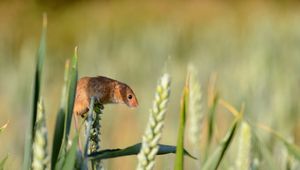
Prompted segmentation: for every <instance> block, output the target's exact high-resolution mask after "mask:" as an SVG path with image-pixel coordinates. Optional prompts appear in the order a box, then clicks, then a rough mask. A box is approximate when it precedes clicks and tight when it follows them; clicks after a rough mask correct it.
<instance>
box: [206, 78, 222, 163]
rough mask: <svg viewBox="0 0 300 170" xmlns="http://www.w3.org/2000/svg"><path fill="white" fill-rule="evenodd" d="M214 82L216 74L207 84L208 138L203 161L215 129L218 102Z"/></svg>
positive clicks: (208, 150) (207, 153)
mask: <svg viewBox="0 0 300 170" xmlns="http://www.w3.org/2000/svg"><path fill="white" fill-rule="evenodd" d="M216 80H217V74H216V73H214V74H212V75H211V77H210V79H209V84H208V108H209V109H208V132H207V134H208V136H207V141H206V147H205V156H204V161H206V159H207V157H208V155H209V152H210V146H211V141H212V138H213V134H214V130H215V129H214V128H215V116H216V109H217V105H218V101H219V96H218V93H217V92H216Z"/></svg>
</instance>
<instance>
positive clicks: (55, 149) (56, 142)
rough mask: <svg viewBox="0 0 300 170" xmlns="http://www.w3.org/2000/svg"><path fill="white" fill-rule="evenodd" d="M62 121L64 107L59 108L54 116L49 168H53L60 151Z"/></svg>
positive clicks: (63, 118) (63, 120)
mask: <svg viewBox="0 0 300 170" xmlns="http://www.w3.org/2000/svg"><path fill="white" fill-rule="evenodd" d="M64 122H65V111H64V109H62V108H61V109H59V111H58V114H57V116H56V122H55V131H54V137H53V145H52V156H51V169H54V168H55V164H56V162H57V159H58V155H59V153H60V149H61V144H62V141H63V134H64Z"/></svg>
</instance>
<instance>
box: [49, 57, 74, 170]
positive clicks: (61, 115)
mask: <svg viewBox="0 0 300 170" xmlns="http://www.w3.org/2000/svg"><path fill="white" fill-rule="evenodd" d="M69 63H70V62H69V60H67V61H66V64H65V73H64V85H63V89H62V96H61V106H60V109H59V111H58V113H57V116H56V122H55V130H54V137H53V145H52V156H51V169H54V168H55V164H56V161H57V159H58V155H59V153H60V149H61V144H62V141H63V135H64V128H65V117H66V109H65V108H66V107H67V104H66V103H67V102H66V100H67V89H68V78H69V68H70V67H69V65H70V64H69Z"/></svg>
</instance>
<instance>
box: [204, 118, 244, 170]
mask: <svg viewBox="0 0 300 170" xmlns="http://www.w3.org/2000/svg"><path fill="white" fill-rule="evenodd" d="M239 120H240V118H236V119H235V121H234V122H233V124H232V126H231V127H230V129H229V130H228V131H227V134H226V135H225V137H224V138H223V140H222V141H221V143H220V144H219V146H218V147H217V149H216V150H215V151H214V152H213V154H212V155H211V156H210V157H209V158H208V159H207V160H206V161H205V162H204V165H203V168H202V170H212V169H217V168H218V167H219V165H220V163H221V161H222V159H223V157H224V154H225V152H226V150H227V149H228V147H229V145H230V143H231V141H232V139H233V137H234V135H235V132H236V129H237V126H238V123H239Z"/></svg>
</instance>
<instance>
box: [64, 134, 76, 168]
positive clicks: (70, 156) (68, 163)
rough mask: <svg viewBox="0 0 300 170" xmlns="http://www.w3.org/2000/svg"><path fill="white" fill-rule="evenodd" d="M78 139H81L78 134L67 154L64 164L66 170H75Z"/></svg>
mask: <svg viewBox="0 0 300 170" xmlns="http://www.w3.org/2000/svg"><path fill="white" fill-rule="evenodd" d="M78 138H79V136H78V134H77V135H76V136H75V137H74V139H73V141H72V146H71V148H70V149H69V150H68V152H67V154H66V158H65V162H64V165H63V168H62V169H64V170H73V169H74V165H75V161H76V153H77V144H78Z"/></svg>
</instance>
